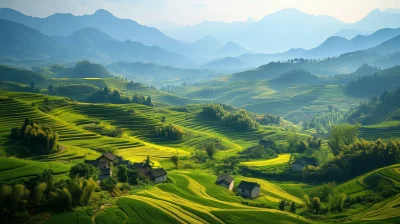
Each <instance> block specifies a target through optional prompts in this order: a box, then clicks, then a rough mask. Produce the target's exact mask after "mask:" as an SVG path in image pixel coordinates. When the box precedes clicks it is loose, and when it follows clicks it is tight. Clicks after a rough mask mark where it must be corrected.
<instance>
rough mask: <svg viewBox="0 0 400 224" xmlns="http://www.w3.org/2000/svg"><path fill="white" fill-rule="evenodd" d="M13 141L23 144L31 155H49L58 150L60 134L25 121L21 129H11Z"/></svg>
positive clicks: (27, 120)
mask: <svg viewBox="0 0 400 224" xmlns="http://www.w3.org/2000/svg"><path fill="white" fill-rule="evenodd" d="M10 137H11V138H12V139H13V140H15V141H19V142H22V143H23V144H24V145H25V146H26V147H27V149H28V152H29V153H31V154H38V155H42V154H48V153H52V152H54V151H57V150H58V134H57V132H53V130H52V129H51V128H48V127H41V126H40V125H38V124H37V123H35V122H33V121H30V120H29V119H25V122H24V124H23V125H22V127H21V128H13V129H11V136H10Z"/></svg>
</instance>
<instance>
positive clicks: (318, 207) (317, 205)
mask: <svg viewBox="0 0 400 224" xmlns="http://www.w3.org/2000/svg"><path fill="white" fill-rule="evenodd" d="M312 207H313V209H314V210H315V214H318V213H319V211H320V210H321V200H320V199H319V197H314V198H313V199H312Z"/></svg>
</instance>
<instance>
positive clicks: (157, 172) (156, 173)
mask: <svg viewBox="0 0 400 224" xmlns="http://www.w3.org/2000/svg"><path fill="white" fill-rule="evenodd" d="M150 175H151V176H152V177H154V178H157V177H161V176H164V175H167V172H165V170H164V169H163V168H158V169H153V170H150Z"/></svg>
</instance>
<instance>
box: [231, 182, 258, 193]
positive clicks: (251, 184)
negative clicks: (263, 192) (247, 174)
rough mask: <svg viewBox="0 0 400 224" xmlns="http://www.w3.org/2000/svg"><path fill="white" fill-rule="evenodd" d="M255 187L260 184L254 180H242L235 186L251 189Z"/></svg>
mask: <svg viewBox="0 0 400 224" xmlns="http://www.w3.org/2000/svg"><path fill="white" fill-rule="evenodd" d="M255 187H260V185H259V184H258V183H256V182H247V181H244V180H242V181H241V182H240V184H239V186H238V187H237V188H240V189H243V190H248V191H252V190H253V189H254V188H255Z"/></svg>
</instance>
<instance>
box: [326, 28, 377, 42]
mask: <svg viewBox="0 0 400 224" xmlns="http://www.w3.org/2000/svg"><path fill="white" fill-rule="evenodd" d="M369 34H371V32H369V31H361V30H354V29H343V30H339V31H338V32H336V33H334V34H333V35H332V36H337V37H344V38H346V39H348V40H350V39H352V38H354V37H356V36H358V35H369Z"/></svg>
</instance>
